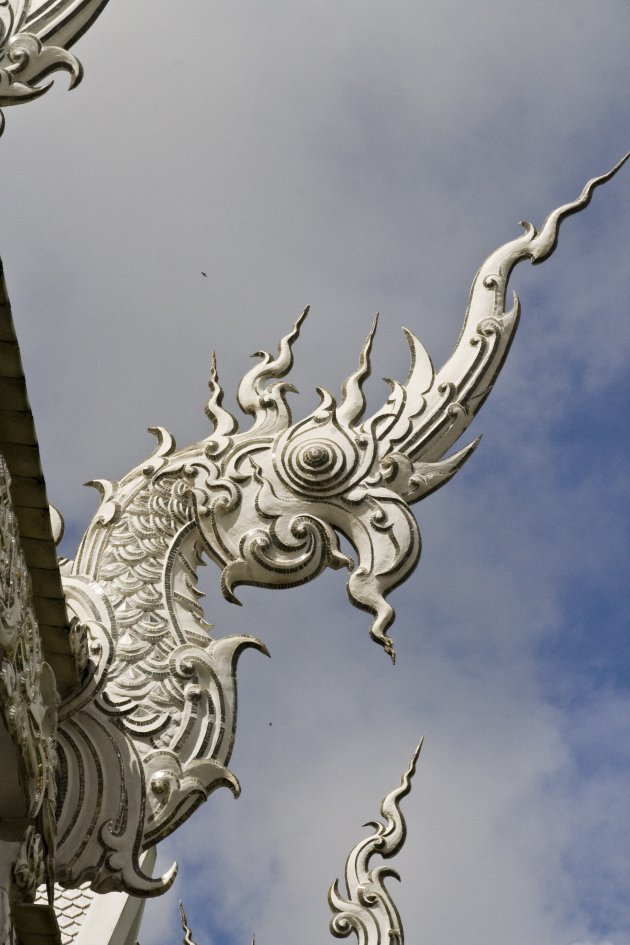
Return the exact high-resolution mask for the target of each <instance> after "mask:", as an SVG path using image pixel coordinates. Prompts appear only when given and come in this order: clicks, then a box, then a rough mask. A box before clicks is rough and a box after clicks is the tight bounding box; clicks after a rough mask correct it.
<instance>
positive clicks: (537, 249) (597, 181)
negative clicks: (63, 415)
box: [531, 151, 630, 264]
mask: <svg viewBox="0 0 630 945" xmlns="http://www.w3.org/2000/svg"><path fill="white" fill-rule="evenodd" d="M629 158H630V151H629V152H628V153H627V154H625V155H624V156H623V157H622V159H621V160H620V161H619V162H618V163H617V164H615V166H614V167H613V168H611V169H610V170H609V171H607V172H606V173H605V174H600V176H599V177H593V178H592V179H591V180H589V182H588V183H587V184H586V186H585V187H584V190H583V191H582V193H581V194H580V196H579V197H578V198H577V199H576V200H573V201H571V203H565V204H564V205H563V206H562V207H558V209H557V210H554V211H553V213H550V214H549V216H548V217H547V219H546V220H545V222H544V223H543V225H542V227H541V229H540V233H539V234H538V236H536V237H535V239H534V240H533V241H532V244H531V258H532V262H533V263H534V264H536V263H540V262H542V261H543V260H545V259H547V257H548V256H550V255H551V253H553V251H554V249H555V248H556V245H557V242H558V231H559V229H560V224H561V223H562V221H563V220H565V219H566V218H567V217H570V216H572V215H573V214H574V213H579V212H580V210H584V208H585V207H588V205H589V203H590V202H591V197H592V196H593V192H594V190H595V189H596V188H597V187H599V186H600V185H601V184H605V183H606V182H607V181H609V180H610V179H611V178H612V177H614V176H615V174H616V173H617V171H620V170H621V168H622V167H623V166H624V164H625V163H626V161H627V160H628V159H629Z"/></svg>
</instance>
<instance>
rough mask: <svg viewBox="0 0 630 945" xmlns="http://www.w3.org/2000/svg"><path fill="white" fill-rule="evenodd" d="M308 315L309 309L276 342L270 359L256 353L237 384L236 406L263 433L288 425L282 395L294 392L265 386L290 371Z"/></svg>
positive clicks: (285, 387)
mask: <svg viewBox="0 0 630 945" xmlns="http://www.w3.org/2000/svg"><path fill="white" fill-rule="evenodd" d="M308 312H309V306H307V307H306V308H305V309H304V311H303V312H302V314H301V315H300V317H299V318H298V319H297V320H296V321H295V324H294V325H293V328H292V329H291V331H290V332H289V333H288V334H287V335H285V336H284V337H283V338H282V339H281V340H280V343H279V345H278V353H277V355H276V357H275V358H272V356H271V355H270V354H269V353H268V352H266V351H261V352H259V356H260V358H261V361H260V364H257V365H256V366H255V367H253V368H252V369H251V370H250V371H248V372H247V374H246V375H245V376H244V378H243V380H242V381H241V383H240V384H239V388H238V395H237V396H238V402H239V405H240V407H241V410H243V411H244V413H247V414H250V415H251V416H253V417H254V418H255V421H256V422H255V427H256V429H258V428H260V427H263V426H264V427H265V429H267V428H270V429H273V430H274V431H276V430H281V429H286V427H288V426H289V425H290V424H291V412H290V410H289V405H288V403H287V401H286V398H285V393H286V392H287V391H289V390H295V388H294V387H293V386H292V385H287V384H275V385H271V386H267V383H266V382H267V381H270V380H275V379H280V378H283V377H285V376H286V375H287V374H288V373H289V371H290V370H291V368H292V367H293V344H294V342H295V341H296V339H297V338H298V337H299V335H300V329H301V327H302V324H303V322H304V319H305V318H306V316H307V315H308Z"/></svg>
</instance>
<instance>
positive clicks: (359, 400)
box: [337, 312, 378, 427]
mask: <svg viewBox="0 0 630 945" xmlns="http://www.w3.org/2000/svg"><path fill="white" fill-rule="evenodd" d="M377 325H378V312H377V313H376V315H375V316H374V320H373V322H372V327H371V328H370V330H369V332H368V336H367V338H366V339H365V344H364V345H363V348H362V349H361V354H360V356H359V367H358V368H357V370H356V371H355V372H354V373H353V374H351V375H350V376H349V377H348V378H346V380H345V381H344V382H343V385H342V387H341V395H342V396H341V403H340V405H339V408H338V410H337V419H338V420H339V422H340V423H341V424H342V425H343V426H348V427H351V426H353V425H354V424H355V423H357V421H359V420H360V419H361V417H362V416H363V411H364V410H365V394H364V393H363V384H364V383H365V381H366V380H367V379H368V377H369V376H370V373H371V364H370V352H371V350H372V342H373V341H374V335H375V333H376V328H377Z"/></svg>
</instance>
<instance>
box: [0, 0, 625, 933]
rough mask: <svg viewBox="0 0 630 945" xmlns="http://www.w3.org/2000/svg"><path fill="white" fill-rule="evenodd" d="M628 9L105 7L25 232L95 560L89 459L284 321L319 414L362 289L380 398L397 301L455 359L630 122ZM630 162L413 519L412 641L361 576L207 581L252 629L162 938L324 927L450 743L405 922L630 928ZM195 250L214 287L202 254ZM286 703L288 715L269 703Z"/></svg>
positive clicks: (573, 223) (351, 2)
mask: <svg viewBox="0 0 630 945" xmlns="http://www.w3.org/2000/svg"><path fill="white" fill-rule="evenodd" d="M629 31H630V7H629V6H628V5H627V3H625V2H621V0H618V2H612V0H603V2H601V3H599V4H598V5H597V7H595V6H594V5H593V4H591V3H590V2H585V0H575V2H572V3H570V4H569V3H562V4H560V3H553V2H551V3H550V2H546V3H543V2H531V3H528V4H522V3H516V2H486V3H478V2H474V0H473V2H468V3H464V2H454V0H444V2H440V3H435V2H433V3H431V2H418V0H393V2H392V0H390V2H389V3H385V2H381V0H362V2H359V0H336V2H333V0H302V2H300V3H295V2H294V3H288V2H287V0H243V2H240V3H236V4H235V3H229V2H227V0H215V2H213V3H209V2H208V0H187V3H186V4H184V5H180V6H179V7H177V8H175V9H174V5H173V4H170V3H166V2H165V0H134V3H133V4H123V2H122V0H111V2H110V4H109V7H108V8H107V9H106V11H105V12H104V13H103V15H102V17H101V18H100V19H99V21H98V22H97V24H96V25H95V26H94V28H93V29H92V30H91V31H90V32H89V33H88V34H87V35H86V36H85V37H84V38H83V39H82V40H81V42H80V44H79V45H78V46H77V49H76V51H77V53H78V54H79V56H80V58H81V60H82V62H83V64H84V67H85V79H84V81H83V83H82V85H81V86H80V87H79V88H77V89H76V90H75V91H73V92H72V93H67V92H66V91H65V89H64V88H63V85H64V80H63V78H62V79H61V80H60V81H59V83H58V87H55V89H54V90H53V91H52V92H50V93H49V94H48V95H46V96H44V97H43V98H42V99H41V100H39V101H38V102H36V103H33V104H31V105H29V106H28V107H23V108H16V109H12V110H8V109H7V116H6V117H7V128H6V131H5V133H4V136H3V138H2V141H1V142H0V145H1V155H2V161H3V182H4V183H3V187H2V216H1V221H2V222H1V227H2V240H1V242H0V251H1V253H2V256H3V259H4V263H5V270H6V277H7V281H8V285H9V290H10V294H11V297H12V302H13V309H14V318H15V322H16V327H17V330H18V333H19V338H20V343H21V347H22V353H23V359H24V363H25V368H26V372H27V379H28V383H29V391H30V397H31V402H32V407H33V411H34V414H35V418H36V423H37V428H38V432H39V438H40V445H41V450H42V457H43V462H44V468H45V472H46V477H47V482H48V490H49V495H50V498H51V501H53V502H54V503H55V504H56V505H58V506H59V507H60V509H61V510H62V511H63V513H64V515H65V517H66V524H67V539H66V546H65V549H64V550H65V552H66V553H67V554H69V555H72V554H73V552H74V549H75V548H76V543H77V542H78V539H79V537H80V535H81V533H82V531H83V529H84V528H85V525H86V523H87V521H88V519H89V516H90V514H91V512H92V511H93V510H94V508H95V504H96V494H95V493H94V494H91V492H90V490H85V489H82V488H81V483H83V482H84V481H86V480H89V479H93V478H99V477H109V478H116V477H118V476H120V475H122V474H124V473H125V472H126V471H127V470H128V469H130V468H131V467H132V465H134V464H135V463H136V462H138V461H139V460H140V459H141V458H142V457H143V455H146V454H147V453H148V452H149V451H150V449H151V439H150V437H148V436H147V435H146V434H145V433H144V431H145V429H146V427H147V426H150V425H155V424H162V425H164V426H166V427H168V428H170V429H171V430H172V431H173V432H174V434H175V435H176V437H177V439H178V443H180V445H184V444H185V443H186V442H191V441H192V440H193V439H198V438H199V437H200V436H201V435H205V433H206V425H205V418H204V415H203V403H204V399H205V396H206V386H205V385H206V379H207V375H208V369H209V358H210V352H211V351H212V349H214V348H216V350H217V355H218V358H219V367H220V372H221V378H222V381H223V383H224V387H225V389H226V400H227V401H228V402H230V403H231V404H233V403H234V391H235V389H236V385H237V383H238V380H239V379H240V377H241V376H242V374H243V373H244V371H245V370H246V369H247V368H248V366H249V361H248V356H249V354H250V353H251V351H254V350H258V349H260V348H268V349H273V348H274V346H275V344H276V342H277V340H278V339H279V338H280V336H281V335H283V334H284V333H285V332H286V330H287V329H288V327H289V326H290V325H291V323H292V321H293V319H294V318H295V316H296V315H297V314H298V313H299V312H300V311H301V310H302V309H303V307H304V306H305V305H306V304H308V303H310V304H311V306H312V310H311V315H310V316H309V319H308V321H307V323H306V325H305V327H304V330H303V332H302V337H301V339H300V342H299V344H298V346H297V347H296V364H295V368H294V371H293V375H292V380H293V381H294V383H296V385H297V386H298V387H299V389H300V391H301V394H300V396H299V397H297V398H296V399H295V411H296V415H299V414H300V413H303V414H305V413H307V412H308V411H310V410H311V409H312V407H313V406H314V404H315V402H316V399H315V395H314V388H315V386H316V385H320V386H324V387H329V388H330V389H332V390H333V391H335V390H338V388H339V385H340V383H341V382H342V380H343V379H344V378H345V377H346V376H347V374H348V373H349V372H350V371H351V370H353V368H354V365H355V363H356V358H357V354H358V351H359V349H360V346H361V344H362V342H363V338H364V337H365V334H366V332H367V329H368V327H369V325H370V322H371V318H372V315H373V313H374V311H376V310H380V312H381V322H380V326H379V332H378V335H377V340H376V343H375V355H374V379H373V380H372V381H371V382H370V389H369V396H370V398H371V402H372V403H373V404H377V403H378V402H379V397H380V398H382V397H383V396H384V391H385V388H384V385H383V384H382V383H381V381H380V378H381V377H382V376H384V375H387V376H397V377H399V378H404V376H405V373H406V346H405V344H404V340H403V337H402V334H401V333H400V326H401V325H407V326H409V327H410V328H412V329H413V330H414V331H415V332H416V334H418V335H419V337H420V338H421V339H422V340H423V342H424V343H425V345H426V347H427V349H428V350H429V351H430V353H431V354H432V356H433V359H434V362H435V363H436V364H439V363H442V362H443V360H444V359H445V358H446V357H447V355H448V353H449V351H450V348H451V347H452V345H453V344H454V342H455V340H456V338H457V334H458V330H459V327H460V325H461V321H462V319H463V315H464V310H465V305H466V300H467V295H468V290H469V287H470V283H471V282H472V279H473V277H474V275H475V272H476V270H477V268H478V267H479V265H480V264H481V262H482V261H483V259H484V258H485V256H486V255H487V254H488V253H490V252H491V251H492V250H493V249H494V248H495V247H496V246H498V245H500V243H502V242H504V241H505V240H507V239H509V238H511V237H512V236H513V235H516V233H517V232H518V221H519V220H521V219H528V220H531V221H532V222H533V223H535V224H537V225H539V224H540V223H541V222H542V220H543V219H544V217H545V216H546V215H547V213H548V212H549V211H551V210H552V209H553V208H554V207H556V206H558V205H560V204H561V203H564V202H566V201H568V200H571V199H573V198H574V197H575V196H577V194H578V193H579V192H580V190H581V188H582V186H583V185H584V183H585V182H586V180H588V179H589V178H590V177H592V176H594V175H596V174H599V173H602V172H603V171H605V170H607V169H608V168H609V167H610V166H612V165H613V164H614V163H615V162H616V161H617V160H618V159H619V158H620V157H621V156H622V155H623V153H625V152H626V151H627V150H628V148H629V147H630V133H629V131H628V129H629V128H630V103H629V100H628V95H627V89H628V78H629V75H628V73H629V68H630V67H629V66H628V40H627V37H628V34H629ZM629 174H630V171H629V170H628V168H625V169H623V170H622V171H621V173H620V174H619V175H618V176H617V177H616V178H615V179H614V180H613V181H612V182H610V183H609V184H608V185H606V187H605V188H603V189H600V190H598V191H597V192H596V194H595V196H594V198H593V202H592V204H591V206H590V207H589V208H588V209H587V210H586V211H584V212H583V213H582V214H580V215H579V216H578V217H573V218H571V219H569V220H567V221H566V222H565V223H564V224H563V227H562V231H561V234H560V241H559V245H558V249H557V250H556V253H555V255H554V256H553V257H552V258H551V259H549V260H548V261H546V262H545V263H544V264H542V265H541V266H538V267H535V268H532V267H530V266H528V265H526V264H523V265H522V266H520V267H519V268H518V269H517V270H516V272H515V274H514V277H513V280H512V285H513V287H514V288H516V289H517V290H518V292H519V295H520V297H521V301H522V305H523V316H522V322H521V327H520V328H519V332H518V334H517V337H516V340H515V343H514V345H513V348H512V351H511V353H510V356H509V358H508V361H507V363H506V365H505V368H504V370H503V372H502V375H501V378H500V380H499V382H498V383H497V385H496V389H495V390H494V391H493V394H492V396H491V397H490V399H489V401H488V403H487V404H486V405H485V406H484V408H483V410H482V411H481V413H480V416H479V418H478V419H477V420H476V422H475V425H474V432H475V433H479V432H482V433H483V440H482V443H481V445H480V448H479V449H478V450H477V452H476V454H475V455H474V457H473V458H472V459H471V460H470V461H469V462H468V463H467V465H466V467H465V469H463V470H462V471H461V472H460V473H459V474H458V476H457V477H456V479H455V480H453V482H452V483H450V484H449V486H448V487H446V488H445V489H443V490H441V491H440V492H438V493H436V494H435V495H434V496H432V497H430V498H429V499H427V500H426V501H424V502H423V503H421V504H420V506H418V507H416V512H417V517H418V520H419V522H420V527H421V531H422V535H423V542H424V547H423V555H422V560H421V562H420V565H419V567H418V569H417V570H416V572H415V573H414V574H413V575H412V576H411V578H410V579H409V580H408V581H407V583H406V584H405V585H404V586H403V587H401V588H399V589H397V590H396V591H395V592H394V594H393V595H392V603H393V604H394V606H395V607H396V610H397V619H396V622H395V624H394V626H393V628H392V634H393V636H394V638H395V641H396V645H397V651H398V662H397V665H396V667H395V668H392V667H391V666H390V665H389V663H388V661H387V658H386V657H385V656H384V654H383V652H382V651H381V650H380V648H379V647H377V646H375V645H374V644H373V643H372V642H371V641H370V640H369V637H368V632H367V631H368V624H369V619H368V617H367V615H365V614H362V613H361V612H358V611H355V610H354V609H353V608H352V607H351V606H350V604H349V603H348V602H347V600H346V599H345V592H344V581H343V575H341V574H327V575H323V576H322V577H320V578H319V579H318V580H317V581H316V582H314V583H312V584H311V585H309V586H308V587H303V588H299V589H296V590H292V591H288V592H285V593H283V594H280V593H274V594H273V596H272V595H271V594H270V593H269V592H264V591H258V590H254V589H244V590H243V593H242V595H241V596H242V599H243V601H244V604H245V606H244V607H243V608H240V609H237V608H234V607H230V606H229V605H227V604H226V603H225V602H223V601H222V600H221V599H220V596H219V589H218V580H217V577H218V575H217V574H216V573H215V572H214V571H212V570H211V568H208V569H207V570H206V572H205V574H204V586H205V589H206V591H207V607H206V610H207V615H208V618H209V619H210V620H211V621H212V622H213V623H215V624H216V627H217V632H218V633H220V634H222V633H231V632H237V631H241V630H244V631H247V632H253V633H255V634H256V635H258V636H259V637H261V638H262V639H263V640H264V641H265V642H266V643H267V644H268V646H269V648H270V650H271V652H272V659H271V660H270V661H268V660H262V659H260V658H259V657H258V656H257V655H256V654H254V653H248V654H246V655H245V656H244V658H243V660H242V664H241V667H240V670H239V673H240V720H239V730H238V734H237V741H236V748H235V752H234V755H233V760H232V765H231V767H232V770H233V771H234V772H235V774H236V775H237V776H238V777H239V780H240V781H241V785H242V789H243V793H242V796H241V798H240V799H239V800H238V801H236V802H235V801H234V800H233V799H232V798H231V796H230V795H229V794H228V793H227V792H223V794H221V793H218V794H216V795H214V796H213V797H212V798H211V799H210V801H209V802H208V804H207V805H206V806H205V808H204V809H203V810H202V811H199V812H198V813H197V814H196V815H195V817H194V818H193V819H192V820H191V821H190V822H189V824H188V825H187V826H185V827H184V828H182V830H181V831H180V832H179V833H178V835H177V837H176V838H174V839H173V840H172V841H170V842H168V843H167V844H165V845H164V850H163V851H162V862H163V864H164V866H167V865H168V863H170V861H172V860H173V859H177V860H178V861H179V862H180V878H179V879H178V882H177V884H176V888H175V889H174V891H173V892H172V893H171V894H169V895H168V896H166V897H165V898H164V899H162V900H160V901H156V902H152V903H151V904H150V906H149V908H148V910H147V914H146V922H145V926H144V928H143V934H142V938H141V941H142V943H143V945H166V943H167V942H173V941H177V940H178V937H179V931H178V910H177V898H178V897H180V896H181V897H183V898H184V900H185V903H186V907H187V912H188V916H189V920H190V923H191V925H192V927H193V930H194V934H195V939H196V941H197V942H198V945H233V943H234V945H235V943H243V942H246V941H249V940H250V938H251V934H252V932H254V931H255V932H256V940H257V942H258V943H270V942H274V943H278V942H289V941H292V940H295V939H296V938H299V940H300V942H301V943H302V945H310V943H311V942H313V943H314V942H315V941H317V942H321V941H322V939H323V938H324V937H325V936H327V935H328V931H327V922H328V911H327V904H326V893H327V889H328V886H329V884H330V883H331V882H332V881H333V879H334V878H335V877H336V876H338V875H340V873H341V871H342V869H343V864H344V861H345V856H346V855H347V853H348V852H349V850H350V848H351V847H352V845H353V844H354V843H355V842H356V841H357V840H358V839H359V837H360V836H361V835H362V834H361V825H362V824H363V823H364V822H365V821H366V820H368V819H371V818H373V817H374V816H375V815H376V813H377V811H378V807H379V804H380V800H381V798H382V796H383V795H384V794H385V793H386V792H387V791H388V790H390V789H391V788H392V787H393V786H394V785H395V784H396V783H397V782H398V779H399V777H400V774H401V773H402V771H403V769H404V767H405V766H406V764H407V761H408V758H409V756H410V754H411V752H412V750H413V747H414V746H415V744H416V743H417V741H418V739H419V737H420V736H421V735H424V736H425V738H426V742H425V749H424V751H423V756H422V760H421V763H420V766H419V770H418V774H417V777H416V782H415V786H414V790H413V792H412V795H411V796H410V797H409V798H407V800H406V801H405V811H406V814H407V823H408V828H409V838H408V840H407V845H406V848H405V850H404V852H403V853H402V854H401V855H400V857H399V858H398V862H397V864H396V865H397V867H398V869H399V871H400V873H401V877H402V883H401V885H400V888H398V887H397V888H396V898H397V902H398V904H399V907H400V911H401V914H402V918H403V922H404V925H405V929H406V933H407V941H408V942H410V943H411V942H413V941H416V940H423V941H427V942H428V941H431V942H434V943H436V945H455V943H457V945H630V910H629V906H628V895H627V891H628V885H629V883H630V863H629V858H628V848H629V844H628V838H629V836H630V815H629V808H628V794H629V788H630V783H629V781H630V776H629V770H630V769H629V765H628V748H627V745H628V737H627V733H628V730H629V723H630V681H629V672H628V664H629V652H628V642H627V640H628V636H627V632H628V624H629V619H628V617H629V614H628V610H629V603H630V600H629V596H628V586H627V560H628V543H629V528H628V525H629V515H628V491H629V490H628V483H627V475H626V470H627V466H628V460H629V459H630V456H629V453H630V436H629V435H628V434H629V429H628V408H627V402H628V401H627V387H628V384H627V380H628V368H627V366H628V363H629V360H630V358H629V355H630V318H629V317H628V316H629V315H630V312H629V310H628V298H630V265H629V260H628V235H627V234H628V227H629V221H630V184H629V181H630V177H629ZM202 270H203V271H204V272H206V273H207V274H208V276H207V278H204V277H203V276H202V275H201V272H202ZM269 722H272V725H271V726H270V725H269Z"/></svg>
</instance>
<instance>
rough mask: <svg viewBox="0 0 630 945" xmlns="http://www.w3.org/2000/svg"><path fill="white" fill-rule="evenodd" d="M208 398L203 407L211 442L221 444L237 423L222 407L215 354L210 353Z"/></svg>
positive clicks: (236, 426)
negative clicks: (209, 423)
mask: <svg viewBox="0 0 630 945" xmlns="http://www.w3.org/2000/svg"><path fill="white" fill-rule="evenodd" d="M208 387H209V388H210V397H209V398H208V401H207V403H206V405H205V408H204V410H205V414H206V416H207V418H208V420H210V422H211V423H212V425H213V435H212V436H211V437H210V439H211V440H214V441H216V442H217V443H218V444H223V443H224V441H225V438H226V437H229V436H230V435H231V434H232V433H234V432H235V431H236V430H238V423H237V422H236V419H235V418H234V417H233V416H232V414H231V413H230V412H229V411H228V410H225V408H224V407H223V388H222V387H221V384H220V382H219V373H218V371H217V356H216V352H215V351H213V352H212V362H211V365H210V378H209V380H208Z"/></svg>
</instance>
